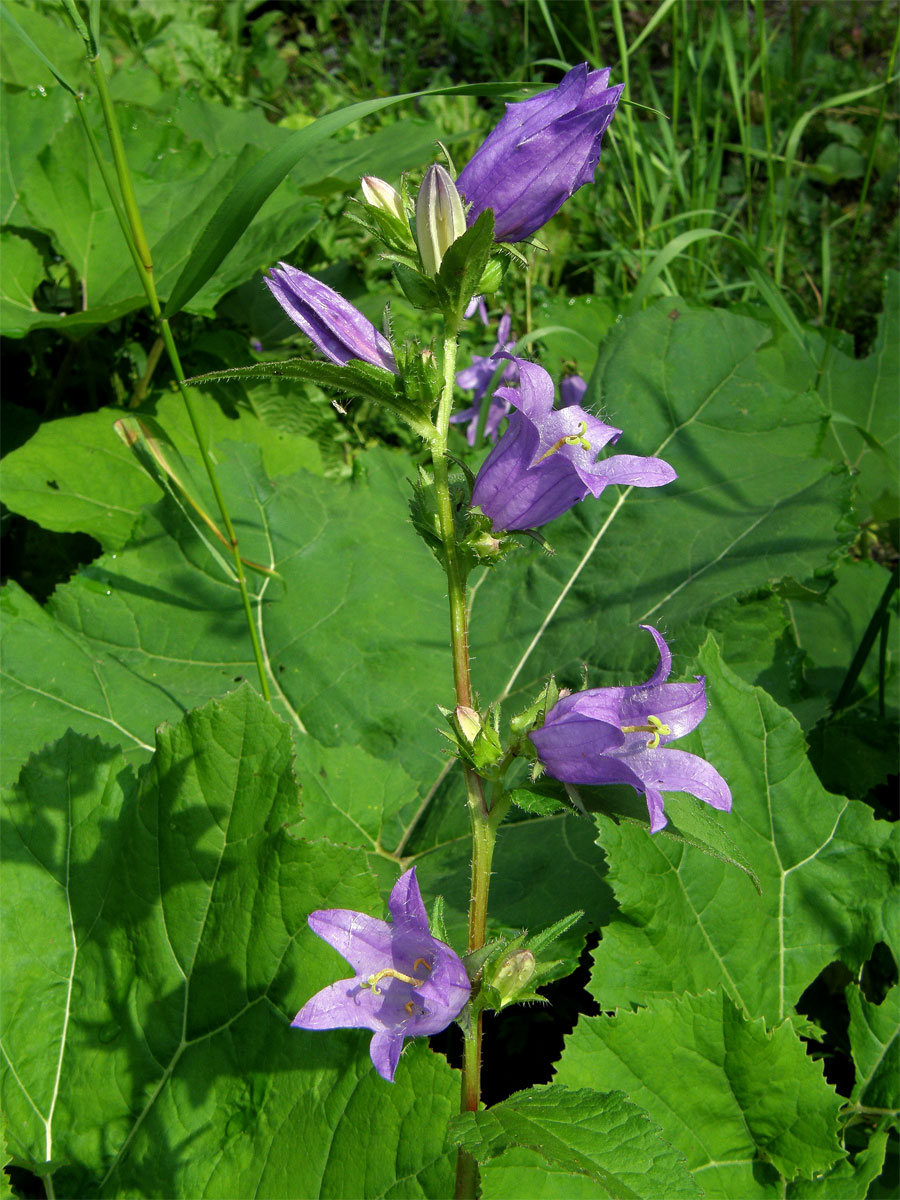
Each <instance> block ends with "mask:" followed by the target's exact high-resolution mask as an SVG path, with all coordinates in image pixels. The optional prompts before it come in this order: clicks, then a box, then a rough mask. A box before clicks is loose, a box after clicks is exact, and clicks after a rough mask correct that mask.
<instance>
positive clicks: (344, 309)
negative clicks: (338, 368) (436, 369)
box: [265, 262, 397, 375]
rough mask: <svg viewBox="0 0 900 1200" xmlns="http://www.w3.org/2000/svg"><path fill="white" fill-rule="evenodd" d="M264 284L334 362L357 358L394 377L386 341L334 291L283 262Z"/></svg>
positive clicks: (360, 314)
mask: <svg viewBox="0 0 900 1200" xmlns="http://www.w3.org/2000/svg"><path fill="white" fill-rule="evenodd" d="M265 284H266V287H268V289H269V291H270V292H271V293H272V295H273V296H274V297H275V299H276V300H277V301H278V303H279V304H280V305H281V307H282V308H283V309H284V311H285V312H286V313H287V315H288V316H289V317H290V318H291V320H292V321H293V322H294V324H295V325H299V326H300V328H301V329H302V330H303V332H304V333H305V334H306V335H307V337H308V338H310V339H311V340H312V341H313V342H314V343H315V345H316V346H317V347H318V349H319V350H321V352H322V353H323V354H324V355H325V357H326V358H330V359H331V361H332V362H333V363H340V364H341V365H343V364H344V363H348V362H350V361H351V360H353V359H355V358H358V359H361V360H362V361H363V362H367V363H371V364H372V366H374V367H384V369H385V370H386V371H393V372H394V374H395V375H396V373H397V364H396V362H395V361H394V355H393V354H392V353H391V347H390V344H389V342H388V340H387V338H386V337H384V336H383V335H382V334H380V333H379V332H378V330H377V329H376V328H375V326H374V325H373V324H372V322H371V321H370V320H369V318H368V317H364V316H363V314H362V313H361V312H360V311H359V309H358V308H354V307H353V305H352V304H351V303H350V302H349V300H345V299H344V297H343V296H340V295H338V293H337V292H336V291H334V289H333V288H330V287H328V285H327V284H325V283H322V282H321V281H320V280H318V279H313V277H312V275H307V274H306V272H305V271H298V270H297V268H296V267H291V266H289V265H288V264H287V263H284V262H283V263H279V264H278V266H277V267H272V269H271V270H270V271H269V274H268V275H267V276H266V278H265Z"/></svg>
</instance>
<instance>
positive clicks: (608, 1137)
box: [451, 1084, 701, 1200]
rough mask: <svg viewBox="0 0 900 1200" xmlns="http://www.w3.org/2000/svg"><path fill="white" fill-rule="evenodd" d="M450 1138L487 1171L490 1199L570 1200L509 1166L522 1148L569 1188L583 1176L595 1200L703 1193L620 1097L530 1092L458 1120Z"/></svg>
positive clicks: (553, 1089) (654, 1129) (642, 1116)
mask: <svg viewBox="0 0 900 1200" xmlns="http://www.w3.org/2000/svg"><path fill="white" fill-rule="evenodd" d="M451 1137H452V1138H453V1140H454V1141H456V1142H458V1143H459V1144H461V1145H462V1146H464V1147H465V1149H466V1150H468V1151H469V1153H470V1154H472V1155H473V1156H474V1157H475V1158H476V1159H477V1160H478V1161H479V1162H480V1163H481V1164H483V1165H482V1192H483V1195H484V1197H485V1200H489V1198H490V1200H500V1198H501V1197H509V1198H510V1200H512V1198H514V1197H521V1196H525V1195H527V1196H533V1195H539V1196H553V1195H565V1194H568V1195H570V1196H571V1195H572V1193H571V1192H569V1193H560V1192H558V1191H556V1190H555V1189H554V1190H548V1189H546V1188H542V1189H540V1190H538V1191H534V1190H533V1189H532V1185H531V1183H530V1181H529V1174H530V1172H529V1167H528V1166H526V1167H525V1169H524V1170H523V1169H522V1165H521V1163H519V1162H517V1163H515V1164H511V1163H508V1162H507V1161H506V1160H507V1158H508V1152H509V1151H510V1150H518V1149H525V1150H527V1151H532V1152H533V1158H534V1159H536V1160H537V1162H536V1163H535V1165H536V1166H537V1167H538V1169H544V1170H546V1169H547V1168H548V1167H549V1168H551V1169H554V1170H556V1171H561V1172H563V1173H564V1175H563V1178H564V1179H565V1178H568V1182H569V1186H570V1187H571V1185H572V1183H573V1182H575V1180H576V1179H577V1178H578V1177H579V1176H581V1177H583V1178H584V1179H585V1180H587V1181H588V1182H589V1183H590V1184H591V1185H592V1188H591V1191H590V1192H589V1193H587V1194H589V1195H592V1196H597V1197H608V1198H609V1200H639V1198H640V1197H642V1196H649V1195H655V1196H666V1197H669V1196H671V1197H672V1198H673V1200H674V1198H675V1197H678V1196H684V1197H688V1196H699V1195H700V1194H701V1193H700V1189H699V1188H698V1187H697V1185H696V1184H695V1183H694V1182H693V1180H692V1179H691V1177H690V1175H688V1173H687V1172H686V1171H685V1169H684V1161H683V1159H682V1158H681V1156H680V1155H679V1154H677V1153H676V1152H675V1151H674V1150H673V1149H672V1148H671V1146H669V1145H667V1144H666V1142H665V1141H664V1140H663V1139H662V1138H661V1137H660V1133H659V1128H658V1126H656V1125H655V1124H654V1123H653V1122H650V1121H648V1120H647V1116H646V1113H644V1112H642V1111H641V1110H640V1109H639V1108H638V1107H637V1105H635V1104H632V1103H631V1102H630V1101H629V1100H628V1099H626V1097H625V1096H623V1095H622V1093H621V1092H611V1093H601V1092H597V1091H593V1090H591V1089H590V1088H587V1087H583V1088H577V1089H570V1088H566V1087H560V1086H559V1085H558V1084H553V1085H550V1086H548V1087H535V1088H530V1089H529V1090H528V1091H527V1092H517V1093H516V1094H515V1095H514V1096H511V1097H510V1098H509V1099H508V1100H504V1101H503V1102H502V1103H501V1104H496V1105H494V1106H493V1108H489V1109H486V1110H484V1111H482V1112H478V1113H465V1114H463V1115H462V1116H459V1117H456V1118H455V1119H454V1121H453V1123H452V1126H451ZM497 1168H499V1170H497ZM511 1168H513V1169H511ZM531 1169H532V1170H533V1169H534V1168H533V1167H532V1168H531ZM573 1176H574V1177H575V1179H573ZM579 1194H585V1193H579Z"/></svg>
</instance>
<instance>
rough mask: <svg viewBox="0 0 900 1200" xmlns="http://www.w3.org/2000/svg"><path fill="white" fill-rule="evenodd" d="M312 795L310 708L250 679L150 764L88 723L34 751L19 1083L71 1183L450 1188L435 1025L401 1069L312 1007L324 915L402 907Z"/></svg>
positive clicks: (20, 863) (318, 1190)
mask: <svg viewBox="0 0 900 1200" xmlns="http://www.w3.org/2000/svg"><path fill="white" fill-rule="evenodd" d="M296 810H297V788H296V783H295V781H294V779H293V775H292V770H291V739H290V734H289V731H288V728H287V727H286V726H285V725H284V724H283V723H282V722H281V721H280V720H279V719H278V718H277V717H276V716H275V715H274V714H273V713H272V712H271V710H270V708H269V707H268V706H267V705H266V704H265V703H263V701H262V700H261V699H260V698H259V697H258V696H257V695H256V694H255V693H254V692H252V691H251V690H250V689H249V688H243V689H241V690H240V691H238V692H236V693H233V694H232V695H230V696H228V697H226V698H225V699H224V700H222V701H211V702H210V703H208V704H207V705H206V706H205V707H204V708H203V709H200V710H197V711H195V712H193V713H190V714H188V715H187V716H186V717H185V718H184V719H183V720H182V721H181V722H180V723H179V724H178V725H177V726H174V727H168V728H164V729H162V730H160V731H159V734H158V737H157V747H156V751H155V755H154V757H153V758H152V759H151V760H150V763H149V765H148V768H147V770H146V771H145V772H144V773H143V775H142V778H141V781H140V784H138V783H137V781H136V779H135V777H134V774H133V773H132V772H131V770H130V769H129V768H128V767H127V766H126V764H125V762H124V761H123V759H122V757H121V755H120V753H119V752H118V751H116V750H114V749H111V748H109V747H104V746H102V745H100V744H99V743H98V742H96V741H93V740H89V739H85V738H83V737H81V736H79V735H76V734H71V733H70V734H68V735H66V737H65V738H64V739H63V740H62V741H61V742H60V743H57V744H56V745H54V746H52V747H49V748H48V749H46V750H45V751H43V752H42V753H41V754H40V755H37V756H35V757H34V758H32V759H31V760H30V762H29V763H28V764H27V765H26V767H25V769H24V771H23V773H22V776H21V779H20V781H19V783H18V785H17V787H16V788H15V789H13V790H11V793H10V795H9V797H8V809H7V815H6V817H5V819H4V822H3V838H4V856H5V867H4V870H5V885H4V888H5V897H4V898H5V902H6V903H5V908H4V915H5V917H6V918H7V921H8V928H7V930H6V938H5V948H6V966H5V971H6V975H5V985H6V987H7V989H9V994H10V995H11V996H14V1003H12V1004H6V1005H4V1021H5V1028H4V1042H3V1044H4V1048H5V1051H6V1055H7V1063H8V1064H9V1069H7V1070H6V1071H5V1072H4V1077H3V1084H2V1086H3V1100H4V1110H5V1113H6V1115H7V1117H8V1120H9V1129H10V1130H11V1131H12V1132H13V1133H14V1136H15V1147H16V1152H17V1153H18V1154H20V1155H21V1156H23V1157H25V1158H27V1159H28V1160H30V1161H31V1162H33V1163H34V1165H35V1167H37V1168H38V1169H40V1166H41V1164H42V1163H43V1162H44V1160H45V1159H46V1158H47V1157H50V1158H52V1159H54V1160H57V1161H58V1163H59V1166H58V1168H57V1170H56V1172H55V1180H54V1183H55V1186H56V1188H57V1193H58V1194H69V1195H81V1196H88V1195H97V1194H101V1193H102V1194H130V1195H135V1194H147V1193H151V1192H152V1193H154V1194H159V1195H207V1196H213V1197H214V1196H220V1197H228V1196H236V1195H245V1194H248V1193H249V1192H250V1191H253V1190H259V1191H260V1192H261V1193H265V1194H269V1195H288V1194H290V1195H333V1196H340V1195H372V1194H377V1195H390V1194H393V1193H392V1189H395V1188H396V1187H397V1185H398V1176H399V1177H402V1179H403V1181H404V1182H403V1184H402V1186H403V1188H404V1194H406V1195H413V1196H422V1197H424V1196H426V1195H435V1194H449V1189H450V1188H451V1187H452V1170H453V1160H452V1156H450V1155H449V1154H447V1153H445V1152H444V1150H443V1137H444V1128H445V1126H446V1122H447V1120H448V1119H449V1116H450V1114H451V1112H452V1111H453V1109H454V1108H455V1105H456V1103H457V1094H458V1084H457V1082H456V1079H455V1078H454V1075H453V1073H452V1072H451V1071H450V1070H449V1069H448V1068H447V1066H446V1064H445V1063H444V1062H443V1060H442V1059H441V1058H440V1057H438V1056H435V1055H432V1054H431V1053H430V1052H429V1051H428V1050H427V1048H426V1047H425V1046H424V1045H423V1044H419V1045H417V1046H416V1045H414V1046H413V1047H412V1048H411V1052H410V1055H409V1058H408V1059H407V1058H405V1059H404V1061H403V1062H401V1064H400V1066H399V1068H398V1072H397V1083H396V1084H395V1085H394V1086H393V1087H389V1085H387V1084H385V1082H384V1081H383V1080H382V1079H381V1078H380V1077H379V1076H378V1075H377V1074H376V1073H375V1071H374V1069H373V1068H372V1066H371V1063H370V1062H369V1057H368V1053H367V1040H368V1039H367V1036H366V1034H365V1033H362V1034H360V1033H359V1032H357V1031H336V1032H333V1033H325V1034H322V1033H306V1032H303V1031H299V1030H293V1029H290V1028H289V1027H288V1023H289V1020H290V1018H291V1017H292V1016H293V1014H294V1012H296V1010H297V1008H298V1007H299V1006H300V1004H301V1003H302V1001H303V1000H305V999H306V998H307V997H308V996H309V995H311V994H312V993H313V992H314V991H316V990H317V989H318V988H320V987H322V986H324V985H326V984H327V983H329V982H331V981H332V980H333V979H334V978H335V976H334V958H335V955H334V952H333V951H332V950H331V949H330V948H329V947H327V946H325V945H324V944H323V943H322V942H321V941H320V940H319V939H317V938H316V937H314V936H313V935H312V933H311V931H309V930H308V929H307V927H306V916H307V914H308V913H309V912H310V911H311V910H312V909H313V908H318V907H327V906H341V905H342V906H345V907H350V908H354V909H359V910H361V911H370V912H373V913H378V914H379V915H380V908H381V902H380V899H379V897H378V894H377V891H376V888H375V884H374V880H373V879H372V877H371V875H370V874H369V872H368V871H367V869H366V866H365V860H364V856H363V855H362V854H361V853H360V852H359V851H357V850H351V849H348V848H346V847H344V848H341V847H336V846H332V845H328V844H327V843H323V842H320V843H317V844H315V845H312V844H309V843H306V842H300V841H297V840H296V839H294V838H292V837H291V836H290V835H289V834H288V833H287V832H286V831H285V828H284V826H285V824H286V823H289V822H290V821H291V820H292V819H294V818H295V816H296ZM13 980H14V981H15V982H14V985H13ZM409 1062H414V1063H415V1067H414V1069H413V1068H411V1067H410V1065H408V1063H409ZM420 1089H421V1090H420ZM423 1097H427V1102H426V1101H423ZM364 1114H365V1115H364ZM288 1115H289V1118H290V1119H286V1117H287V1116H288ZM176 1126H177V1129H178V1131H179V1134H178V1137H177V1138H175V1139H173V1138H172V1136H171V1131H172V1130H173V1129H174V1128H176ZM298 1129H303V1130H305V1131H306V1134H305V1136H304V1137H298V1136H297V1130H298ZM366 1143H368V1147H369V1148H368V1149H366ZM361 1146H362V1149H361ZM376 1148H377V1152H376ZM163 1149H164V1150H165V1152H164V1153H163V1152H162V1150H163Z"/></svg>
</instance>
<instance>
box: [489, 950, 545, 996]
mask: <svg viewBox="0 0 900 1200" xmlns="http://www.w3.org/2000/svg"><path fill="white" fill-rule="evenodd" d="M534 968H535V961H534V955H533V954H532V953H531V951H530V950H525V949H522V950H514V951H513V952H512V954H509V955H507V957H506V958H505V959H504V960H503V962H502V963H501V964H500V966H499V967H498V968H497V971H496V973H495V975H494V977H493V979H492V980H491V981H490V982H491V984H492V985H493V986H494V987H495V988H496V989H497V992H498V993H499V995H500V1007H501V1008H506V1006H507V1004H514V1003H515V1001H516V1000H518V999H519V997H520V996H521V995H522V994H523V992H525V991H526V989H527V987H528V985H529V983H530V982H531V979H532V976H533V975H534Z"/></svg>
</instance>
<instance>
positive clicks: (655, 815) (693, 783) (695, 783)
mask: <svg viewBox="0 0 900 1200" xmlns="http://www.w3.org/2000/svg"><path fill="white" fill-rule="evenodd" d="M641 628H642V629H646V630H647V632H648V633H649V634H650V635H651V637H652V638H653V640H654V641H655V642H656V646H657V649H658V650H659V663H658V665H657V668H656V670H655V671H654V672H653V674H652V675H651V676H650V678H649V679H648V680H647V682H646V683H642V684H638V685H636V686H633V687H605V688H590V689H588V690H587V691H583V692H575V693H573V694H572V695H570V696H565V697H564V698H563V699H562V700H560V701H559V702H558V703H557V704H554V706H553V708H551V709H550V711H549V712H548V713H547V717H546V720H545V721H544V724H543V726H542V727H541V728H540V729H535V730H534V731H533V732H532V733H531V735H530V737H531V741H532V742H533V743H534V745H535V748H536V749H537V752H538V759H539V761H540V762H541V764H542V765H543V767H544V769H545V770H546V771H547V772H548V774H550V775H553V776H554V777H555V778H556V779H560V780H562V781H563V782H564V783H585V784H604V783H628V784H631V786H632V787H633V788H635V789H636V790H637V791H639V792H643V793H644V796H645V797H646V799H647V809H648V811H649V813H650V832H651V833H657V832H658V831H659V830H660V829H662V828H663V827H664V826H665V825H666V814H665V810H664V805H663V798H662V792H688V793H689V794H690V795H691V796H696V797H697V799H698V800H703V801H705V802H706V803H707V804H709V805H711V806H712V807H713V808H718V809H721V810H722V811H723V812H730V810H731V792H730V790H729V788H728V784H727V783H726V782H725V780H724V779H723V778H722V776H721V775H720V774H719V772H718V771H717V770H716V769H715V767H713V766H711V765H710V764H709V763H708V762H707V761H706V760H705V759H703V758H699V757H698V756H697V755H696V754H688V753H687V752H686V751H684V750H671V749H669V748H668V747H669V742H672V741H674V740H675V739H676V738H680V737H684V735H685V734H686V733H690V732H691V730H692V729H696V727H697V726H698V725H699V724H700V722H701V721H702V720H703V718H704V716H705V715H706V683H705V681H704V679H703V678H702V677H698V678H697V680H696V682H694V683H666V680H667V679H668V678H669V673H670V672H671V670H672V655H671V653H670V652H669V647H668V646H667V645H666V641H665V638H664V637H663V636H662V634H661V633H659V632H658V631H657V630H656V629H654V628H653V627H652V626H651V625H642V626H641Z"/></svg>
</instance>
